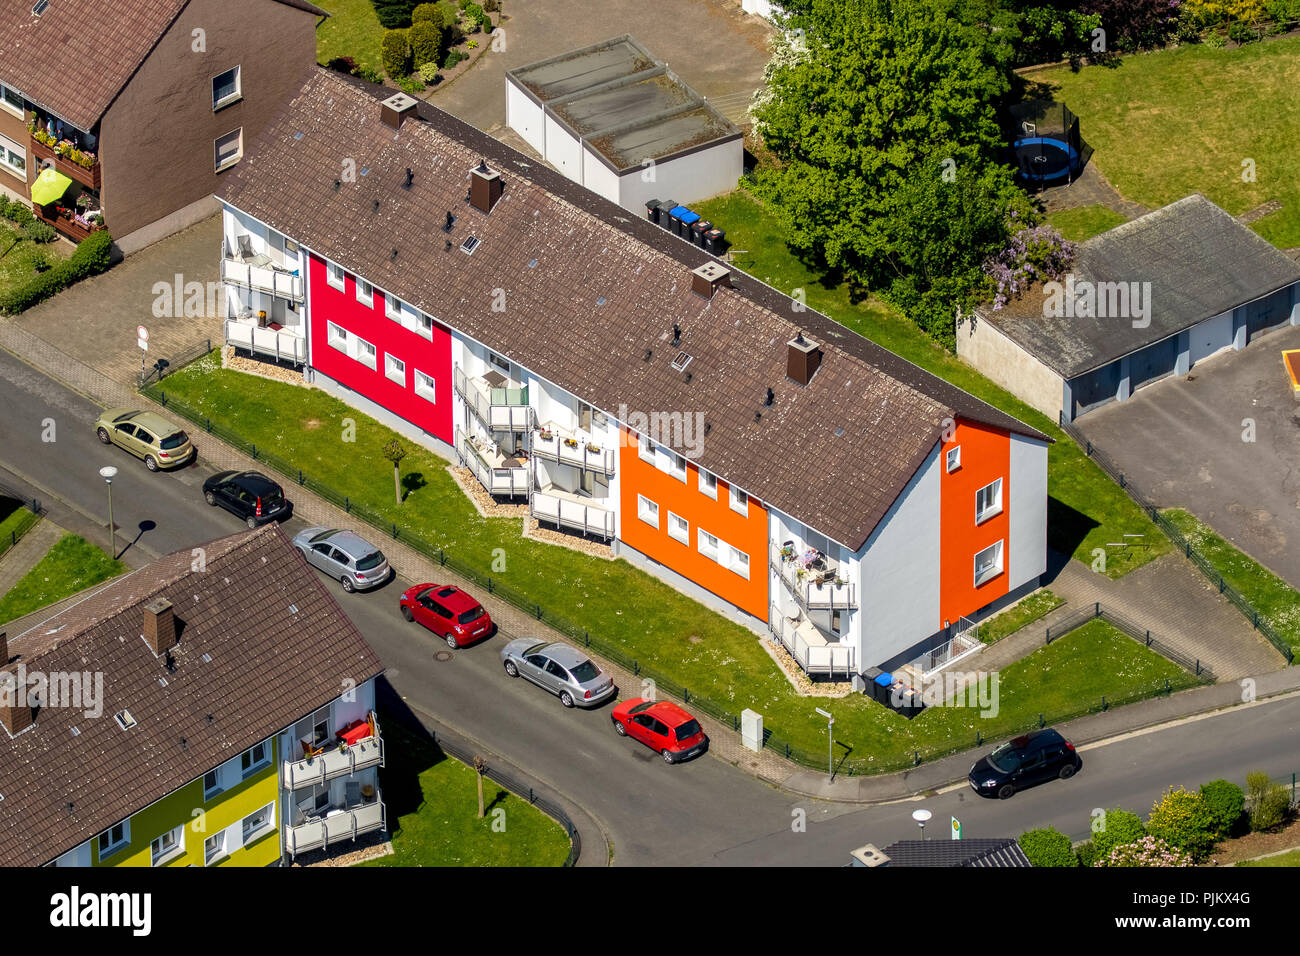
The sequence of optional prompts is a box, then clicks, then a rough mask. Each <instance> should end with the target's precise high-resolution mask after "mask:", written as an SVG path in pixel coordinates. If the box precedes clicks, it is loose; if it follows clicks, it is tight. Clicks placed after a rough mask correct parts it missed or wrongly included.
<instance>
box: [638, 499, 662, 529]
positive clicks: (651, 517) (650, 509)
mask: <svg viewBox="0 0 1300 956" xmlns="http://www.w3.org/2000/svg"><path fill="white" fill-rule="evenodd" d="M636 516H637V517H638V518H640V519H641V520H642V521H644V522H645V523H646V524H649V525H654V526H655V527H656V528H657V527H659V505H657V504H656V503H655V502H653V501H651V500H650V499H649V498H647V497H646V496H645V495H637V496H636Z"/></svg>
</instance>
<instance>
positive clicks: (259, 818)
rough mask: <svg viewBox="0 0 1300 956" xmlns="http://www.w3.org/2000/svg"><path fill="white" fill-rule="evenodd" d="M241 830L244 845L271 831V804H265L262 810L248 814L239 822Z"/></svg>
mask: <svg viewBox="0 0 1300 956" xmlns="http://www.w3.org/2000/svg"><path fill="white" fill-rule="evenodd" d="M241 829H242V830H243V833H244V843H245V844H248V843H249V842H250V841H252V840H255V839H257V838H258V837H259V836H261V835H262V834H263V833H265V832H266V831H267V830H270V829H271V804H269V803H268V804H267V805H266V806H264V807H263V808H262V809H260V810H257V811H255V812H253V813H250V814H249V815H248V816H246V817H244V819H243V820H242V821H241Z"/></svg>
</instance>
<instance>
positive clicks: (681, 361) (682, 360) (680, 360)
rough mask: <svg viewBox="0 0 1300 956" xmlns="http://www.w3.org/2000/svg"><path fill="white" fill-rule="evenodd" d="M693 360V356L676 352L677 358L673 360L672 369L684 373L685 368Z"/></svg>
mask: <svg viewBox="0 0 1300 956" xmlns="http://www.w3.org/2000/svg"><path fill="white" fill-rule="evenodd" d="M693 358H695V356H693V355H687V354H686V353H685V352H678V353H677V357H676V358H675V359H673V368H675V369H676V370H677V371H679V372H684V371H686V366H688V365H690V364H691V360H692V359H693Z"/></svg>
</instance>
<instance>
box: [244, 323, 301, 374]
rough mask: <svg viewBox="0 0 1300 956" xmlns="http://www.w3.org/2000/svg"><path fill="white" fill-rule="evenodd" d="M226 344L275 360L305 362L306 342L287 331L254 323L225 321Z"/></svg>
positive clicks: (294, 333) (297, 335)
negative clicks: (271, 357)
mask: <svg viewBox="0 0 1300 956" xmlns="http://www.w3.org/2000/svg"><path fill="white" fill-rule="evenodd" d="M226 344H227V345H236V346H239V347H240V348H245V349H248V350H250V351H252V352H261V353H262V354H263V355H273V356H275V358H276V359H284V360H288V361H291V362H296V363H300V364H301V363H303V362H305V361H307V340H306V339H305V338H303V337H302V336H301V335H299V334H298V333H297V332H291V331H289V330H288V329H264V328H261V327H260V326H258V325H257V323H256V322H246V321H243V320H241V319H227V320H226Z"/></svg>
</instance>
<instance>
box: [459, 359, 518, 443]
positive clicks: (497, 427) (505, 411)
mask: <svg viewBox="0 0 1300 956" xmlns="http://www.w3.org/2000/svg"><path fill="white" fill-rule="evenodd" d="M452 383H453V385H454V387H455V389H456V394H457V395H459V396H460V397H461V398H463V399H464V400H465V404H467V405H468V406H469V407H470V408H471V409H472V410H473V412H474V414H475V415H477V416H478V417H479V420H480V421H481V422H483V424H485V425H487V426H488V428H490V429H492V430H493V431H505V432H509V431H514V432H522V431H528V430H529V429H530V428H531V427H532V420H533V410H532V408H530V407H529V405H528V389H527V388H520V387H518V386H514V387H510V388H493V387H492V386H491V385H488V383H487V382H485V381H484V380H483V379H481V378H470V377H468V376H467V375H466V374H465V372H464V371H463V370H462V369H461V368H460V367H459V366H457V367H456V368H454V369H453V370H452Z"/></svg>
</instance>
